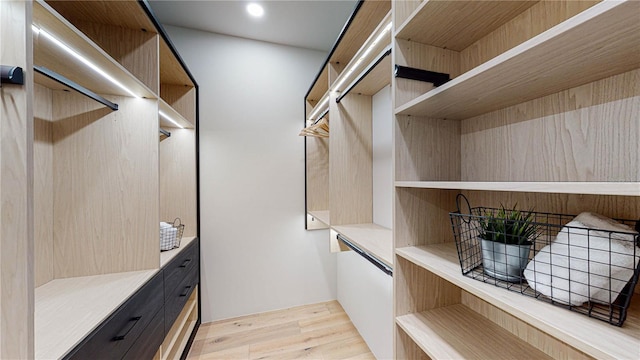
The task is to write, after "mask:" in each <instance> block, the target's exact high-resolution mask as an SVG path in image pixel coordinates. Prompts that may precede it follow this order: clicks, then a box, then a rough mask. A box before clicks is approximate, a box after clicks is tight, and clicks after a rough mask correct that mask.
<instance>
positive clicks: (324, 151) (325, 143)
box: [307, 136, 329, 211]
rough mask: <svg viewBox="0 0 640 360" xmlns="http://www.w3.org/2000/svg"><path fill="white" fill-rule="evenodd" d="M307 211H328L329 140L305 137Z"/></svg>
mask: <svg viewBox="0 0 640 360" xmlns="http://www.w3.org/2000/svg"><path fill="white" fill-rule="evenodd" d="M307 210H309V211H316V210H329V139H327V138H318V137H311V136H309V137H307Z"/></svg>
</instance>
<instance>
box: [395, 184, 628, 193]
mask: <svg viewBox="0 0 640 360" xmlns="http://www.w3.org/2000/svg"><path fill="white" fill-rule="evenodd" d="M395 185H396V187H401V188H422V189H443V190H480V191H519V192H540V193H555V194H591V195H620V196H640V183H638V182H483V181H396V182H395Z"/></svg>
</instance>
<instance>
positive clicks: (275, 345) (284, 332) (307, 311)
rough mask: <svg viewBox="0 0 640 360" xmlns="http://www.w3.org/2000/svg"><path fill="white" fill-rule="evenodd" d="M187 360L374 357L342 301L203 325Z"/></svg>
mask: <svg viewBox="0 0 640 360" xmlns="http://www.w3.org/2000/svg"><path fill="white" fill-rule="evenodd" d="M188 359H201V360H205V359H211V360H213V359H215V360H218V359H251V360H254V359H278V360H286V359H318V360H333V359H336V360H337V359H354V360H355V359H373V360H375V357H374V356H373V354H372V353H371V351H370V350H369V348H368V347H367V344H366V343H365V342H364V340H362V337H360V334H359V333H358V331H357V330H356V328H355V327H354V326H353V324H352V323H351V321H350V320H349V317H348V316H347V314H346V313H345V312H344V309H342V306H340V304H339V303H338V302H337V301H330V302H326V303H319V304H313V305H305V306H300V307H295V308H290V309H286V310H278V311H272V312H267V313H262V314H256V315H250V316H244V317H239V318H234V319H228V320H221V321H216V322H212V323H207V324H202V325H201V326H200V329H199V330H198V333H197V334H196V338H195V340H194V342H193V346H192V347H191V350H190V352H189V356H188Z"/></svg>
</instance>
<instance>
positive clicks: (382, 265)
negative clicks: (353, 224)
mask: <svg viewBox="0 0 640 360" xmlns="http://www.w3.org/2000/svg"><path fill="white" fill-rule="evenodd" d="M336 238H337V239H338V240H340V241H342V242H343V243H344V244H345V245H347V247H348V248H349V249H351V250H353V251H355V252H356V253H358V255H360V256H362V257H363V258H365V259H367V260H368V261H369V262H370V263H372V264H373V265H375V266H376V267H377V268H378V269H380V270H382V272H383V273H385V274H387V275H389V276H391V277H393V269H392V268H390V267H389V266H388V265H387V264H385V263H383V262H382V261H380V260H378V259H377V258H376V257H375V256H373V255H371V254H369V253H368V252H366V251H364V250H362V249H360V248H359V247H358V246H356V245H355V244H354V243H352V242H351V241H349V240H347V239H346V238H345V237H344V236H342V235H340V234H338V235H336Z"/></svg>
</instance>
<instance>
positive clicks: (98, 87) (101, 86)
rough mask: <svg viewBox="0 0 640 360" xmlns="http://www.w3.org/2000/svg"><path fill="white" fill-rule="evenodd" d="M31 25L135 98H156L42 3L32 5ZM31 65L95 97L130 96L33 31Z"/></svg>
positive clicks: (126, 71) (108, 56)
mask: <svg viewBox="0 0 640 360" xmlns="http://www.w3.org/2000/svg"><path fill="white" fill-rule="evenodd" d="M33 24H34V25H36V26H37V27H39V28H41V29H44V30H45V31H46V32H47V33H49V34H51V35H52V36H53V37H55V38H56V39H58V40H59V41H63V42H64V43H65V44H66V45H67V46H68V47H70V48H72V49H74V51H76V52H78V53H80V54H82V55H83V57H85V58H86V59H88V60H89V61H91V62H92V63H93V64H94V65H96V66H97V67H99V68H100V69H102V70H103V71H104V72H106V73H107V74H109V75H110V76H111V77H113V78H115V79H116V80H117V81H118V82H120V83H121V84H123V85H124V86H125V87H126V88H128V89H129V90H131V91H132V92H133V93H135V94H136V95H137V96H141V97H146V98H155V97H156V94H155V93H154V92H153V91H151V89H149V88H148V87H147V86H146V85H145V84H143V83H142V82H141V81H140V80H138V79H137V78H136V77H135V76H133V75H132V74H131V73H130V72H129V70H127V69H126V68H125V67H124V66H122V65H120V64H119V63H117V62H116V61H115V60H113V58H111V56H110V55H109V54H107V52H105V51H104V50H102V49H101V48H100V47H99V46H98V45H96V44H95V43H94V42H93V41H92V40H91V39H89V38H88V37H87V36H86V35H84V34H83V33H81V32H80V31H79V30H78V29H77V28H76V27H75V26H74V25H72V24H71V23H70V22H69V21H67V20H66V19H64V18H63V17H62V16H61V15H60V14H58V13H56V12H55V10H53V9H52V8H51V7H49V6H48V5H47V4H45V3H44V2H41V1H36V2H34V3H33ZM33 56H34V64H35V65H39V66H44V67H46V68H48V69H50V70H53V71H55V72H57V73H59V74H60V75H63V76H65V77H66V78H68V79H70V80H71V81H74V82H76V83H77V84H80V85H82V86H84V87H86V88H88V89H89V90H92V91H93V92H95V93H98V94H112V95H122V96H131V95H130V94H129V93H128V92H126V91H125V90H123V89H122V88H120V87H118V86H117V85H115V84H113V83H112V82H110V81H109V80H107V79H105V78H104V77H103V76H102V75H100V74H98V73H96V72H95V71H94V70H93V69H91V68H89V67H88V66H87V65H85V64H84V63H82V62H81V61H80V60H78V59H77V58H75V57H74V56H72V55H70V54H69V53H68V52H66V51H65V50H62V49H61V48H60V47H59V46H57V45H56V44H55V43H54V42H52V41H51V39H48V38H47V37H46V36H44V35H43V34H41V33H40V34H39V33H35V32H34V55H33Z"/></svg>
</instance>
